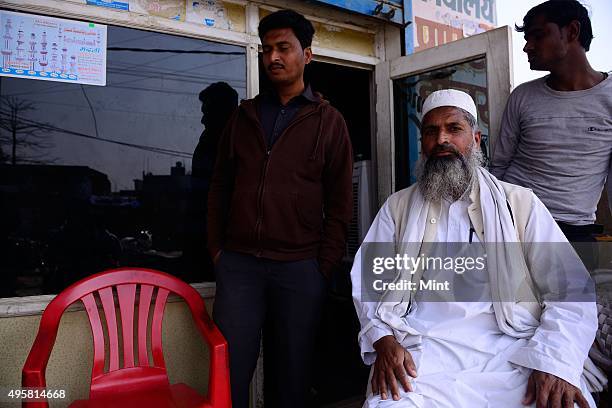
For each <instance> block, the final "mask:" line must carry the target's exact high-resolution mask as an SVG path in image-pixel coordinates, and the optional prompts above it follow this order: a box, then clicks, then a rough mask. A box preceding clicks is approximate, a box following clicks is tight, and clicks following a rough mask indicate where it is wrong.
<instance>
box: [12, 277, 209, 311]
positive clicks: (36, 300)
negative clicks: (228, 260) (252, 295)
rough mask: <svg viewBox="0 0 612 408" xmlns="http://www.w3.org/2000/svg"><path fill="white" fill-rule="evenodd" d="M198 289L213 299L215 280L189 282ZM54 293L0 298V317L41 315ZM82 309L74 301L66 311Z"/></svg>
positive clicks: (172, 299) (173, 299)
mask: <svg viewBox="0 0 612 408" xmlns="http://www.w3.org/2000/svg"><path fill="white" fill-rule="evenodd" d="M190 285H191V286H192V287H193V288H194V289H195V290H197V291H198V293H199V294H200V296H202V298H204V299H214V297H215V289H216V284H215V282H200V283H191V284H190ZM55 296H56V295H41V296H23V297H12V298H2V299H0V319H1V318H9V317H20V316H37V315H42V313H43V311H44V310H45V308H46V307H47V305H48V304H49V302H51V300H53V298H55ZM180 301H182V298H181V297H179V296H177V295H174V294H172V295H170V296H169V297H168V302H170V303H174V302H180ZM80 310H84V308H83V303H81V302H75V303H73V304H72V305H70V306H68V308H67V309H66V312H76V311H80Z"/></svg>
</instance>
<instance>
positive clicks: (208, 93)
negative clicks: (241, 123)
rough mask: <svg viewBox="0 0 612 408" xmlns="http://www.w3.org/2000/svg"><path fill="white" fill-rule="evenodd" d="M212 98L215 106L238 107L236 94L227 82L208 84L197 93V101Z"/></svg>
mask: <svg viewBox="0 0 612 408" xmlns="http://www.w3.org/2000/svg"><path fill="white" fill-rule="evenodd" d="M209 98H212V99H214V102H215V103H217V104H221V105H223V106H234V107H235V106H238V92H236V90H235V89H234V88H232V87H231V86H230V84H228V83H227V82H215V83H213V84H210V85H209V86H207V87H206V88H204V89H203V90H202V92H200V93H199V95H198V99H200V102H204V101H205V100H206V99H209Z"/></svg>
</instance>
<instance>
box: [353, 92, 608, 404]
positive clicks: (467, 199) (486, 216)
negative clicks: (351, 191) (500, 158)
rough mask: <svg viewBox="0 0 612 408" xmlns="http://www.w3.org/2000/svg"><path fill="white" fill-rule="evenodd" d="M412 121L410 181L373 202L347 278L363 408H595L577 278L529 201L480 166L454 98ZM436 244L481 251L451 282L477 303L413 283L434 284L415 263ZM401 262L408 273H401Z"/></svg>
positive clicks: (468, 116)
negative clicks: (415, 129) (416, 131)
mask: <svg viewBox="0 0 612 408" xmlns="http://www.w3.org/2000/svg"><path fill="white" fill-rule="evenodd" d="M422 115H423V117H422V123H421V147H422V149H421V150H422V156H421V158H420V160H419V163H418V165H417V183H416V184H415V185H413V186H411V187H409V188H407V189H404V190H401V191H399V192H397V193H395V194H393V195H392V196H390V197H389V198H388V199H387V201H386V202H385V204H384V205H383V206H382V208H381V209H380V211H379V213H378V215H377V216H376V218H375V220H374V222H373V224H372V226H371V228H370V230H369V232H368V234H367V236H366V238H365V240H364V243H363V244H362V246H361V248H360V249H359V251H358V253H357V255H356V258H355V262H354V264H353V269H352V271H351V279H352V283H353V299H354V303H355V308H356V310H357V315H358V317H359V320H360V323H361V331H360V333H359V338H358V340H359V345H360V348H361V353H362V357H363V360H364V362H365V363H366V364H368V365H372V370H371V374H370V382H369V384H368V390H367V399H366V402H365V404H364V407H367V408H373V407H387V406H389V407H420V408H428V407H453V408H456V407H469V408H475V407H496V408H499V407H520V406H524V405H526V406H534V407H538V408H541V407H542V408H544V407H559V408H561V407H574V406H578V407H580V408H586V407H595V402H594V401H593V398H592V396H591V394H590V392H595V391H600V390H601V389H602V388H603V385H604V384H605V381H606V380H605V376H603V374H602V373H601V372H600V371H599V370H598V369H597V368H596V367H595V366H594V364H593V363H592V362H591V360H590V359H589V358H588V351H589V348H590V346H591V344H592V343H593V339H594V337H595V332H596V330H597V309H596V306H595V302H594V299H595V298H594V290H593V286H592V282H591V281H590V279H589V276H588V273H587V272H586V269H585V268H584V266H583V265H582V263H581V262H580V260H579V258H578V257H577V255H576V253H575V252H574V251H573V250H572V249H571V246H569V244H568V243H567V240H566V239H565V237H564V235H563V234H562V233H561V231H560V230H559V228H558V226H557V224H556V223H555V222H554V220H553V218H552V217H551V215H550V213H549V212H548V210H547V209H546V208H545V207H544V205H543V204H542V202H541V201H540V200H539V199H538V198H537V197H536V196H535V195H534V194H533V193H532V192H531V190H528V189H525V188H522V187H518V186H515V185H512V184H508V183H504V182H501V181H499V180H497V179H496V178H495V177H494V176H492V175H491V174H490V173H489V172H488V171H486V170H485V169H484V168H482V167H481V163H482V153H481V151H480V147H479V146H480V139H481V134H480V132H479V131H478V128H477V125H476V124H477V109H476V106H475V104H474V101H473V100H472V98H471V97H470V96H469V95H468V94H466V93H464V92H461V91H457V90H452V89H448V90H441V91H436V92H434V93H432V94H431V95H430V96H429V97H428V98H427V99H426V100H425V102H424V104H423V113H422ZM436 243H437V244H440V243H444V245H446V246H448V245H449V243H460V244H459V246H462V248H463V249H465V248H480V249H481V250H482V252H483V253H484V254H485V255H484V257H485V258H483V259H486V266H484V267H483V269H481V270H475V271H469V272H465V273H463V272H461V275H462V277H464V278H465V282H467V283H464V285H467V287H469V289H470V291H471V292H470V293H478V294H479V295H480V296H476V297H474V299H470V298H468V299H462V300H461V301H455V300H452V296H451V300H450V301H448V300H445V301H440V300H439V299H437V298H436V296H437V295H435V296H429V297H428V296H426V295H425V294H424V292H425V290H424V289H423V286H422V285H421V286H420V285H419V283H422V282H428V281H429V282H431V280H432V279H434V278H435V279H438V278H439V277H440V275H437V272H436V271H435V270H434V269H435V268H431V269H430V268H429V267H427V266H425V265H426V263H425V261H424V260H425V259H426V256H425V255H427V254H429V252H428V248H429V249H431V248H432V247H433V245H435V244H436ZM552 243H555V244H552ZM377 245H378V246H377ZM385 245H386V246H385ZM376 248H378V249H376ZM380 248H386V249H385V250H383V249H380ZM389 248H393V251H389V250H388V249H389ZM513 249H514V251H513ZM389 252H392V255H393V254H395V257H393V256H390V257H387V258H385V259H386V261H389V262H390V263H391V264H393V265H394V266H393V267H392V269H393V270H392V271H391V276H392V279H390V282H387V285H386V286H385V288H386V290H382V291H381V289H380V285H381V280H375V281H374V282H378V283H377V285H378V286H376V285H374V292H376V295H377V296H378V297H372V296H371V293H372V288H371V287H368V285H370V286H371V283H372V279H373V278H372V275H376V274H378V273H380V272H379V271H378V270H376V268H373V265H375V266H376V265H383V264H384V265H385V266H387V267H388V266H389V264H388V263H378V264H377V263H376V262H371V261H372V260H373V259H378V260H381V259H383V258H384V257H381V255H388V254H389ZM407 256H409V257H410V258H411V259H413V260H414V259H416V260H417V261H422V263H421V264H420V265H421V266H420V267H418V268H417V267H416V266H415V267H414V268H413V270H412V271H408V269H409V268H408V267H407V266H405V265H404V269H403V270H402V267H401V266H398V265H400V264H401V262H400V261H402V260H403V259H406V257H407ZM457 259H458V258H457ZM386 261H385V262H386ZM417 264H418V262H417V263H414V262H413V265H417ZM457 265H458V264H457ZM452 272H454V275H457V276H458V274H459V273H460V272H459V271H458V270H457V269H455V270H454V271H452ZM389 283H391V284H390V285H389ZM394 285H395V286H394ZM411 285H412V286H411ZM393 288H403V290H402V291H401V292H400V293H391V292H393V290H394V289H393ZM406 288H409V289H406ZM428 289H431V287H428ZM381 292H382V294H381ZM569 293H572V294H573V295H569ZM577 293H580V294H581V295H580V296H577V295H576V294H577ZM519 294H520V295H519ZM436 299H437V301H436ZM464 300H465V301H464Z"/></svg>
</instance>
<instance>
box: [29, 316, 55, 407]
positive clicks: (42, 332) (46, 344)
mask: <svg viewBox="0 0 612 408" xmlns="http://www.w3.org/2000/svg"><path fill="white" fill-rule="evenodd" d="M46 322H47V323H46ZM58 326H59V321H57V322H55V324H54V323H49V319H47V320H45V318H44V314H43V318H42V319H41V323H40V327H39V329H38V334H37V335H36V339H35V340H34V344H33V345H32V349H31V350H30V354H28V358H27V359H26V362H25V364H24V366H23V369H22V371H21V386H22V387H29V388H34V387H35V388H45V387H46V386H47V382H46V379H45V371H46V369H47V363H48V361H49V356H50V355H51V350H53V345H54V344H55V338H56V336H57V330H58ZM48 407H49V404H48V402H47V401H44V402H25V401H24V402H23V404H22V408H48Z"/></svg>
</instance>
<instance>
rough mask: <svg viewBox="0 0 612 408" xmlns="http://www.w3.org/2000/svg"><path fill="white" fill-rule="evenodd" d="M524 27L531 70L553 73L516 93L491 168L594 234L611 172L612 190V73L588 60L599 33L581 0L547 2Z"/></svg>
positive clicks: (578, 235)
mask: <svg viewBox="0 0 612 408" xmlns="http://www.w3.org/2000/svg"><path fill="white" fill-rule="evenodd" d="M517 30H518V31H519V32H524V33H525V39H526V41H527V43H526V45H525V47H524V48H523V51H525V52H526V53H527V56H528V58H529V64H530V66H531V69H532V70H537V71H550V75H547V76H545V77H543V78H540V79H537V80H535V81H531V82H528V83H525V84H522V85H520V86H519V87H517V88H516V89H515V90H514V91H513V92H512V94H511V95H510V98H509V100H508V104H507V106H506V110H505V112H504V117H503V119H502V125H501V130H500V133H499V137H498V140H497V141H496V143H495V145H494V146H493V160H492V163H491V172H492V173H493V174H494V175H495V176H497V177H498V178H499V179H501V180H504V181H507V182H510V183H514V184H519V185H522V186H525V187H529V188H531V189H533V191H534V192H535V193H536V194H537V195H538V197H539V198H540V199H541V200H542V201H543V202H544V204H545V205H546V207H548V209H549V211H550V212H551V214H552V215H553V217H554V218H555V220H556V221H557V223H558V224H559V226H560V227H561V229H562V230H563V232H564V233H565V235H566V236H567V237H568V239H569V240H570V241H591V240H593V239H594V238H593V233H596V232H598V231H597V228H596V226H595V225H593V223H594V221H595V210H596V208H597V203H598V201H599V198H600V197H601V193H602V190H603V186H604V184H605V183H606V178H607V180H608V189H607V190H608V195H609V197H610V195H611V194H612V181H611V180H612V78H610V77H609V76H608V74H607V73H605V72H598V71H596V70H594V69H593V68H592V67H591V65H590V64H589V61H588V60H587V57H586V52H587V51H588V50H589V46H590V43H591V39H592V38H593V34H592V29H591V22H590V19H589V16H588V12H587V10H586V9H585V8H584V6H582V5H581V4H580V3H579V2H577V1H575V0H552V1H547V2H545V3H542V4H540V5H538V6H536V7H534V8H532V9H531V10H529V12H528V13H527V15H526V16H525V18H524V19H523V26H522V27H517ZM610 198H612V197H610ZM609 201H610V202H611V203H612V200H609ZM611 205H612V204H611Z"/></svg>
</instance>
